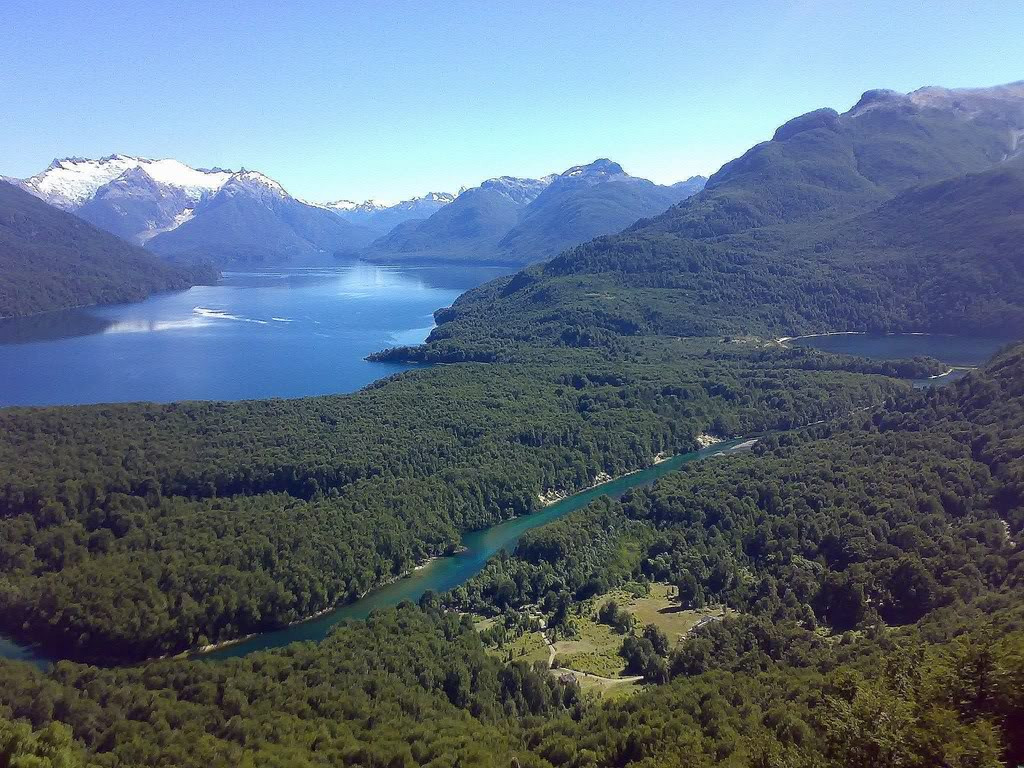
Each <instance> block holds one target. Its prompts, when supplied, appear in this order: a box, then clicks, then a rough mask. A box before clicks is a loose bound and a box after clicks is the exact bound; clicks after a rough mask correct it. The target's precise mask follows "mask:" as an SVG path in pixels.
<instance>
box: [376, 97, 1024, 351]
mask: <svg viewBox="0 0 1024 768" xmlns="http://www.w3.org/2000/svg"><path fill="white" fill-rule="evenodd" d="M1022 242H1024V81H1022V82H1018V83H1012V84H1009V85H1003V86H997V87H993V88H975V89H945V88H923V89H920V90H918V91H914V92H913V93H910V94H900V93H895V92H892V91H868V92H867V93H865V94H864V96H863V97H862V98H861V99H860V101H859V102H858V103H857V104H856V105H855V106H854V107H853V108H852V109H850V110H849V111H848V112H845V113H843V114H839V113H838V112H836V111H835V110H832V109H821V110H817V111H814V112H811V113H808V114H806V115H802V116H800V117H797V118H794V119H793V120H790V121H789V122H787V123H785V124H784V125H782V126H781V127H780V128H779V129H778V130H777V131H776V132H775V134H774V136H773V137H772V138H771V140H769V141H765V142H762V143H760V144H757V145H756V146H754V147H752V148H751V149H749V150H748V151H747V152H745V153H744V154H743V155H742V156H740V157H739V158H737V159H735V160H733V161H732V162H730V163H727V164H726V165H725V166H723V167H722V169H721V170H720V171H718V172H717V173H716V174H714V175H713V176H712V177H711V178H710V179H709V180H708V182H707V184H706V186H705V188H704V189H703V191H701V192H699V193H697V194H695V195H693V196H692V197H690V198H689V199H687V200H685V201H684V202H682V203H679V204H678V205H675V206H673V207H671V208H669V209H668V210H667V211H666V212H664V213H662V214H661V215H659V216H656V217H654V218H651V219H647V220H643V221H638V222H637V223H636V224H634V225H632V226H630V227H629V228H627V229H625V230H623V231H622V232H619V233H617V234H613V235H609V236H606V237H599V238H596V239H594V240H592V241H590V242H588V243H586V244H584V245H581V246H579V247H577V248H573V249H569V250H566V251H563V252H562V253H561V254H560V255H558V256H557V257H556V258H554V259H552V260H551V261H549V262H547V263H545V264H539V265H534V266H532V267H529V268H528V269H525V270H523V271H521V272H519V273H518V274H516V275H512V276H509V277H506V278H499V279H498V280H496V281H492V282H491V283H488V284H486V285H483V286H481V287H479V288H477V289H474V290H472V291H469V292H468V293H466V294H464V295H463V296H461V297H460V298H459V299H458V300H457V301H456V302H455V304H454V305H453V306H452V307H450V308H447V309H444V310H439V311H438V312H437V314H436V317H437V320H438V322H439V328H438V329H437V331H435V333H434V334H433V335H432V337H431V340H430V343H429V344H428V346H427V347H425V348H420V349H417V350H399V351H396V352H394V353H392V354H388V355H382V356H381V357H382V358H384V357H387V358H400V359H406V358H408V359H417V360H446V359H451V360H467V359H478V360H493V359H496V358H497V357H498V356H499V355H501V354H506V353H507V350H508V349H509V348H510V347H511V345H512V343H513V340H516V339H524V338H529V339H534V340H536V339H540V338H549V339H551V340H553V341H554V342H555V343H557V344H567V345H570V346H589V345H600V344H603V343H611V340H613V339H615V338H616V337H617V336H622V335H625V336H635V335H643V334H652V335H665V336H672V337H685V336H720V335H736V336H740V337H743V338H749V337H750V336H751V335H763V336H767V337H771V336H772V335H775V334H777V335H780V336H781V335H790V334H800V333H817V332H823V331H843V330H850V331H886V332H888V331H904V332H907V331H929V332H937V333H978V334H990V335H993V336H999V337H1003V336H1007V335H1019V334H1022V333H1024V250H1022V248H1021V243H1022Z"/></svg>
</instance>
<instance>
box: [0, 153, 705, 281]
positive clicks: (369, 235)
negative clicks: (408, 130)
mask: <svg viewBox="0 0 1024 768" xmlns="http://www.w3.org/2000/svg"><path fill="white" fill-rule="evenodd" d="M7 180H8V181H10V182H11V183H13V184H16V185H18V186H20V187H22V188H23V189H25V190H27V191H29V192H31V193H32V194H34V195H36V196H37V197H39V198H41V199H43V200H45V201H46V202H48V203H50V204H51V205H53V206H55V207H57V208H61V209H62V210H65V211H69V212H72V213H75V214H76V215H78V216H80V217H81V218H83V219H85V220H86V221H88V222H90V223H92V224H95V225H96V226H97V227H100V228H101V229H105V230H107V231H108V232H112V233H114V234H116V235H118V236H119V237H122V238H124V239H125V240H128V241H129V242H131V243H134V244H136V245H144V246H145V247H146V248H147V249H149V250H151V251H153V252H154V253H158V254H160V255H162V256H165V257H167V258H169V259H172V260H177V261H199V260H209V261H211V262H213V263H216V264H218V265H220V266H249V267H253V266H265V265H280V264H293V265H298V264H302V265H310V264H330V263H335V262H336V260H337V259H338V258H351V257H356V256H359V257H364V258H369V259H374V260H378V261H406V260H430V261H468V262H474V263H507V264H525V263H529V262H532V261H538V260H542V259H545V258H548V257H550V256H552V255H554V254H555V253H557V252H558V251H560V250H561V249H562V248H564V247H567V246H570V245H576V244H578V243H581V242H584V241H586V240H588V239H590V238H591V237H594V236H596V235H600V234H606V233H609V232H614V231H617V230H619V229H622V228H623V227H625V226H627V225H629V224H631V223H632V222H633V221H635V220H636V219H638V218H640V217H643V216H650V215H653V214H656V213H660V212H661V211H663V210H665V209H666V208H667V207H668V206H669V205H672V204H673V203H676V202H678V201H679V200H681V199H684V198H685V197H687V196H688V195H689V194H692V193H693V192H694V191H696V190H698V189H700V187H701V186H702V185H703V182H704V181H705V180H704V179H703V177H694V178H693V179H689V180H687V181H685V182H680V183H679V184H675V185H672V186H659V185H656V184H654V183H652V182H650V181H647V180H646V179H639V178H635V177H632V176H629V175H628V174H626V173H625V172H623V170H622V168H621V167H620V166H619V165H618V164H616V163H612V162H611V161H608V160H598V161H596V162H594V163H591V164H590V165H585V166H576V167H574V168H570V169H569V170H568V171H566V172H564V173H562V174H552V175H550V176H546V177H544V178H543V179H517V178H513V177H510V176H501V177H498V178H495V179H489V180H487V181H485V182H483V183H482V184H480V185H479V186H477V187H473V188H472V189H465V190H462V191H461V192H460V193H459V194H458V195H453V194H449V193H446V192H431V193H429V194H426V195H423V196H422V197H414V198H412V199H410V200H403V201H401V202H398V203H384V202H381V201H377V200H367V201H365V202H362V203H356V202H353V201H349V200H336V201H334V202H330V203H323V204H320V203H311V202H309V201H306V200H300V199H298V198H295V197H293V196H291V195H290V194H288V193H287V192H286V191H285V189H284V188H283V187H282V186H281V185H280V184H279V183H278V182H276V181H274V180H273V179H271V178H269V177H267V176H265V175H263V174H261V173H258V172H256V171H251V170H245V169H242V170H240V171H230V170H225V169H223V168H212V169H204V168H192V167H190V166H188V165H185V164H184V163H181V162H179V161H177V160H173V159H163V160H151V159H148V158H144V157H135V156H132V155H110V156H108V157H103V158H100V159H98V160H93V159H88V158H80V157H68V158H63V159H57V160H54V161H53V162H52V163H51V164H50V166H49V167H48V168H46V170H44V171H42V172H40V173H38V174H36V175H34V176H31V177H29V178H27V179H7Z"/></svg>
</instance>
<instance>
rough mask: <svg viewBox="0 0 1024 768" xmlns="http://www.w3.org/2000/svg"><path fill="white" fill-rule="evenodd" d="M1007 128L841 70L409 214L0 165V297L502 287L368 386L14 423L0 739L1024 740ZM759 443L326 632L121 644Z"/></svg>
mask: <svg viewBox="0 0 1024 768" xmlns="http://www.w3.org/2000/svg"><path fill="white" fill-rule="evenodd" d="M1021 136H1024V83H1012V84H1008V85H1003V86H996V87H989V88H974V89H946V88H937V87H933V88H925V89H921V90H918V91H914V92H911V93H909V94H903V93H896V92H892V91H868V92H866V93H865V94H864V96H863V97H862V98H861V99H860V100H859V102H858V103H857V104H855V105H854V106H853V107H852V108H850V109H849V110H847V111H845V112H843V113H839V112H837V111H835V110H832V109H822V110H817V111H814V112H811V113H809V114H806V115H802V116H799V117H796V118H794V119H793V120H790V121H789V122H787V123H785V124H784V125H782V126H781V127H780V128H779V129H778V130H777V131H776V132H775V134H774V135H773V136H772V138H770V139H768V140H766V141H764V142H762V143H759V144H757V145H756V146H754V147H751V148H750V149H749V150H748V151H747V152H745V153H744V154H743V155H741V156H740V157H738V158H736V159H735V160H733V161H731V162H729V163H727V164H726V165H725V166H724V167H723V168H722V169H721V170H719V171H718V172H717V173H715V174H713V175H712V176H711V177H710V178H708V179H707V180H706V183H704V182H705V180H703V179H697V180H691V181H690V182H688V183H687V184H683V185H677V186H672V187H665V186H661V185H656V184H653V183H652V182H648V181H645V180H641V179H636V178H634V177H631V176H628V175H626V174H625V173H624V171H623V170H622V168H621V167H620V166H618V165H617V164H616V163H613V162H611V161H607V160H599V161H597V162H595V163H592V164H590V165H587V166H578V167H573V168H570V169H569V170H568V171H565V172H564V173H562V174H559V175H557V176H553V177H546V178H544V179H539V180H524V179H515V178H509V177H501V178H498V179H492V180H489V181H486V182H484V183H483V184H481V185H479V186H478V187H475V188H473V189H470V190H465V191H463V192H461V193H460V194H459V195H457V196H451V197H452V199H449V196H443V195H440V194H438V195H430V196H427V197H426V198H424V199H422V200H419V201H409V203H408V205H407V206H406V207H405V208H403V209H402V212H401V215H402V216H404V215H405V214H406V213H408V214H409V218H407V219H405V220H404V221H397V217H398V216H399V214H397V213H393V214H391V215H389V216H384V215H383V211H384V210H390V209H383V208H382V209H378V208H377V207H376V206H374V205H369V204H368V205H364V206H354V205H348V204H347V203H339V204H334V205H333V206H332V205H313V204H310V203H307V202H304V201H300V200H297V199H295V198H292V197H291V196H290V195H288V194H287V193H286V192H284V190H283V188H281V187H280V185H277V184H276V182H273V181H272V180H270V179H268V178H266V177H264V176H262V174H257V173H255V172H253V171H237V172H229V171H223V170H220V169H209V170H205V171H198V170H193V169H188V168H185V167H184V166H180V164H177V165H172V164H168V161H149V160H143V159H141V158H134V157H127V156H115V157H113V158H105V159H104V160H101V161H87V160H76V159H70V160H66V161H57V162H56V163H55V164H54V166H53V167H51V168H50V169H49V170H48V171H46V172H43V173H42V174H40V175H39V176H37V177H32V178H31V179H27V180H22V181H20V182H17V183H15V184H3V185H0V193H2V195H0V206H2V207H0V234H3V236H4V238H6V239H5V240H3V241H0V243H5V244H4V245H3V247H2V248H0V255H2V256H3V259H4V261H3V264H2V267H3V269H2V271H0V279H2V280H3V281H5V282H4V285H6V286H8V287H5V288H4V289H3V290H2V291H0V297H5V298H4V299H3V300H4V303H3V305H2V313H3V314H4V315H16V314H27V313H29V312H36V311H42V310H44V309H46V308H53V307H57V306H70V305H74V304H75V303H78V304H84V303H91V302H93V301H124V300H132V299H138V298H141V296H142V295H143V294H144V293H146V292H147V291H149V290H160V289H161V287H160V285H161V283H160V282H158V281H162V286H163V288H182V287H184V286H185V285H187V284H189V283H190V282H192V281H197V280H199V279H200V278H201V277H202V276H204V275H207V276H208V274H209V272H208V270H211V269H212V270H214V271H216V270H217V269H218V268H223V267H225V266H227V265H237V264H239V263H241V262H245V263H246V264H249V265H251V264H253V263H260V264H267V265H269V264H271V263H279V262H278V260H282V261H286V262H289V263H304V262H307V260H309V261H315V262H317V263H322V262H323V261H324V260H327V261H330V260H334V259H337V258H339V254H340V257H342V258H347V256H346V254H349V255H351V253H358V254H360V255H361V257H362V258H365V259H380V260H384V261H389V260H396V261H400V260H402V259H422V260H423V261H424V262H428V261H431V260H435V259H437V260H442V261H446V262H448V263H457V262H463V261H466V260H472V259H478V260H480V261H481V262H485V261H497V262H501V263H506V264H508V265H510V270H511V269H512V268H513V267H512V265H514V268H515V269H516V270H517V271H515V272H513V273H511V274H508V275H506V276H504V277H499V278H497V279H495V280H491V281H489V282H486V283H484V284H483V285H480V286H478V287H476V288H474V289H472V290H470V291H468V292H466V293H465V294H463V295H462V296H460V297H459V298H458V299H457V300H456V301H455V302H454V303H453V304H452V305H451V306H450V307H446V308H441V309H439V310H438V311H437V312H436V313H435V315H434V319H435V322H436V327H435V328H434V329H433V330H432V331H431V332H430V335H429V337H428V338H427V340H426V342H425V343H423V344H420V345H405V344H399V345H397V346H395V347H393V348H391V349H387V350H381V351H380V352H379V353H377V354H376V355H374V359H376V360H381V361H393V362H394V361H400V362H403V363H414V364H417V366H418V367H416V368H415V369H413V370H409V371H405V372H402V373H399V374H397V375H394V376H390V377H388V378H384V379H381V380H379V381H377V382H375V383H373V384H371V385H369V386H367V387H365V388H364V389H362V390H360V391H358V392H356V393H353V394H348V395H341V394H338V395H328V396H322V397H311V398H297V399H268V400H242V401H238V402H221V401H194V402H174V403H168V404H154V403H127V404H116V405H102V404H101V405H91V406H81V407H45V408H39V407H36V408H7V409H2V410H0V530H2V534H0V629H2V630H3V632H4V633H5V634H6V635H8V636H9V637H11V638H14V639H15V640H17V641H18V642H20V643H25V644H36V645H37V647H38V648H39V649H41V650H43V651H45V653H46V654H48V655H51V656H53V657H55V658H60V659H62V660H61V661H59V662H58V663H56V664H54V665H52V666H48V667H46V668H44V669H40V668H38V667H36V666H33V665H30V664H26V663H23V662H17V661H10V660H4V661H2V662H0V750H2V749H3V748H5V747H4V746H3V745H5V744H31V745H34V746H33V749H35V750H36V751H37V752H40V753H43V754H48V755H50V756H53V755H59V756H60V757H59V759H60V760H63V761H64V762H62V763H54V762H52V760H51V764H61V765H76V764H87V765H105V766H127V765H182V766H191V765H194V766H200V765H202V766H209V765H254V766H255V765H270V766H278V765H279V766H292V765H295V766H328V765H367V766H413V765H432V766H441V765H464V766H469V765H473V766H508V765H518V766H520V767H521V768H525V767H526V766H533V767H535V768H548V767H549V766H579V767H580V768H582V767H583V766H597V765H615V766H627V765H628V766H638V767H640V766H645V767H647V766H660V765H675V764H678V765H687V766H695V767H697V768H705V767H707V768H710V766H736V767H737V768H738V767H739V766H780V767H781V766H787V767H793V768H817V767H818V766H850V767H851V768H852V766H862V765H879V766H883V765H886V766H888V765H892V766H914V767H917V766H920V767H921V768H924V766H933V765H945V766H951V767H952V766H956V767H957V768H968V767H979V768H980V767H982V766H984V767H985V768H997V767H998V766H1001V765H1015V764H1018V763H1020V762H1022V761H1024V699H1022V696H1021V691H1022V690H1024V600H1022V592H1021V590H1022V588H1024V582H1022V573H1024V569H1022V566H1024V552H1022V549H1021V541H1022V540H1021V536H1022V534H1024V346H1022V345H1021V343H1020V339H1021V337H1022V336H1024V251H1022V246H1021V243H1024V159H1022V147H1021V146H1020V138H1021ZM122 166H123V167H122ZM119 169H120V170H119ZM115 172H117V173H116V175H112V174H114V173H115ZM83 174H86V175H85V176H83ZM108 176H109V178H108ZM86 177H88V180H87V181H83V179H86ZM47 195H49V196H50V201H49V202H44V200H46V199H47ZM40 197H42V198H43V199H42V200H41V199H39V198H40ZM460 201H461V202H460ZM129 202H130V204H129ZM403 205H405V204H403ZM104 206H107V207H104ZM190 206H191V207H190ZM115 210H116V211H124V212H127V213H126V215H125V216H124V217H121V218H120V219H118V220H119V221H121V222H122V223H123V224H124V225H125V228H124V229H123V231H122V232H120V233H116V234H112V233H111V232H109V231H106V230H107V229H110V228H111V227H112V225H111V224H110V223H109V222H110V221H112V219H111V218H104V217H108V214H110V212H111V211H115ZM414 210H415V214H413V211H414ZM185 211H190V213H188V214H186V213H185ZM357 211H358V215H357V214H356V212H357ZM128 214H131V215H128ZM343 214H344V215H343ZM378 214H379V217H378V218H374V217H375V216H378ZM132 216H135V218H134V219H133V218H132ZM83 219H85V220H86V221H83ZM87 221H91V222H92V224H89V223H87ZM375 221H376V222H378V223H376V224H375V223H374V222H375ZM104 222H106V223H104ZM396 222H397V223H396ZM94 225H95V226H94ZM375 227H378V228H383V227H391V229H389V230H388V232H386V233H384V234H380V229H377V231H376V232H374V228H375ZM157 230H160V231H159V232H158V231H157ZM118 237H121V238H125V239H117V238H118ZM129 240H134V241H135V243H134V244H132V243H129V242H128V241H129ZM140 243H141V244H142V245H143V246H145V248H146V249H147V250H141V246H140V245H139V244H140ZM83 264H89V265H92V269H93V273H94V274H93V273H91V272H88V271H82V269H81V265H83ZM111 264H114V265H117V264H122V265H124V269H123V271H122V272H120V274H119V273H118V269H116V268H112V267H111ZM86 275H92V277H90V278H89V279H88V280H87V279H85V276H86ZM144 275H152V281H151V282H150V281H144V280H143V279H142V276H144ZM19 281H20V282H19ZM109 285H119V286H120V289H119V291H113V292H112V291H109V290H108V286H109ZM10 286H14V287H10ZM34 291H35V292H34ZM836 331H852V332H858V333H860V332H872V333H879V334H884V333H895V332H899V333H927V334H949V335H961V336H962V335H967V334H976V335H978V336H991V337H1000V338H1005V339H1011V340H1015V341H1011V342H1010V343H1008V344H1007V345H1006V346H1005V347H1004V348H1003V349H1002V350H1001V351H999V352H997V353H996V354H995V355H994V356H992V358H991V359H990V360H988V361H987V362H986V363H985V364H984V365H980V366H978V367H977V368H976V369H974V370H972V371H970V372H969V373H968V374H967V375H965V376H964V377H963V378H962V379H960V380H958V381H955V382H953V383H951V384H949V385H948V386H944V387H936V386H926V387H914V386H912V385H911V383H910V380H926V379H927V377H929V376H935V375H938V374H941V373H942V372H944V371H945V370H946V369H947V368H948V365H946V364H945V363H944V362H943V361H941V360H938V359H935V358H931V357H913V358H911V359H906V358H904V359H882V358H879V357H874V358H867V357H854V356H850V355H843V354H836V353H829V352H823V351H820V350H816V349H813V348H809V347H800V346H794V345H789V344H784V343H780V342H779V341H778V339H779V338H780V337H791V336H798V335H803V334H815V333H823V332H836ZM748 435H759V436H761V437H760V439H758V441H757V443H756V444H755V445H753V446H752V447H751V448H750V449H749V450H746V451H742V452H738V453H729V454H727V455H723V456H720V457H717V458H714V459H708V460H705V461H700V462H688V463H685V464H681V465H680V466H678V467H676V468H674V469H673V471H666V473H665V474H664V476H662V477H660V478H659V479H658V480H657V482H655V483H654V484H653V485H650V486H649V487H636V488H629V489H625V488H624V489H622V490H623V493H621V494H615V497H614V498H612V497H608V496H602V497H600V498H597V499H595V500H592V501H590V503H587V504H585V505H581V506H580V507H579V508H578V509H573V510H572V511H570V512H568V513H567V514H565V515H564V516H562V517H560V518H559V519H557V520H554V521H553V522H550V523H549V524H547V525H544V526H538V527H536V528H533V529H532V530H529V531H528V532H526V533H524V534H523V535H522V536H521V537H520V538H519V539H518V542H517V543H516V545H515V547H514V549H512V551H506V552H501V553H498V554H496V555H495V556H494V557H492V558H490V559H489V560H487V561H486V563H485V564H483V566H482V568H480V570H479V572H477V573H475V575H473V576H472V578H468V579H467V580H465V581H464V583H461V584H459V585H458V586H456V587H455V588H454V589H451V590H448V591H445V592H434V591H428V592H425V593H423V594H422V595H420V596H419V598H418V599H417V600H416V601H415V602H414V601H408V600H407V601H403V602H401V603H400V604H398V605H397V606H394V607H381V608H380V609H379V610H377V611H374V612H373V613H371V614H370V615H369V616H368V617H366V618H365V619H364V618H355V617H353V618H352V619H351V620H347V621H343V622H340V623H339V624H338V625H337V626H336V627H335V628H334V630H333V631H332V632H331V633H330V634H329V635H328V636H327V637H326V638H325V639H323V640H322V642H318V643H314V642H306V643H294V644H290V645H287V646H285V647H282V648H278V649H274V650H257V651H254V652H252V653H247V654H246V655H244V656H240V657H236V658H229V659H221V660H207V661H201V660H191V659H172V658H167V659H161V660H156V661H146V660H148V659H153V658H154V657H160V656H172V655H175V654H180V653H182V652H187V651H190V650H195V649H197V648H200V647H203V646H207V645H210V644H215V643H224V642H229V641H232V640H236V639H238V638H240V637H243V636H245V635H249V634H253V633H262V632H268V631H273V630H278V629H281V628H282V627H284V626H287V625H288V624H290V623H292V622H295V621H297V620H300V619H303V618H305V617H308V616H311V615H313V614H316V613H318V612H321V611H324V610H328V609H332V608H334V607H336V606H341V605H346V604H349V603H352V602H353V601H355V600H357V599H358V598H359V597H360V596H362V595H364V594H365V593H367V592H368V591H370V590H372V589H374V588H375V587H379V586H381V585H384V584H387V583H389V582H391V581H393V580H394V579H396V578H398V577H401V576H402V575H403V574H406V573H408V572H409V571H410V570H411V569H413V568H415V567H416V566H418V565H421V564H423V563H425V562H426V561H428V560H430V559H431V558H434V557H439V556H444V555H450V554H452V553H455V552H457V551H458V549H459V547H460V546H461V545H462V543H463V541H464V539H465V538H466V537H469V536H473V535H475V534H481V535H485V532H486V530H487V529H488V528H489V527H490V526H494V525H496V524H501V523H504V522H507V521H510V520H519V519H526V520H528V519H529V517H530V516H531V515H542V514H544V512H543V508H544V500H545V498H547V496H548V495H550V494H552V493H554V492H572V491H577V490H580V489H583V488H587V487H589V486H591V485H592V484H593V483H594V482H595V480H596V479H598V478H604V477H605V476H609V477H619V476H621V475H624V474H626V473H628V472H632V471H636V470H644V469H647V468H650V467H651V466H652V464H653V462H654V460H655V458H656V457H659V456H662V457H663V456H666V455H672V454H683V453H686V452H689V451H692V450H694V449H696V448H697V447H698V446H699V445H700V444H701V443H706V442H707V441H708V439H709V437H710V438H711V439H715V440H725V439H729V438H736V437H739V436H748ZM588 501H589V500H588ZM677 614H682V617H681V616H678V615H677ZM707 616H714V619H713V620H707V621H703V622H701V623H700V625H699V626H694V625H696V624H697V618H698V617H707ZM638 617H640V618H638ZM673 617H675V620H674V619H673ZM683 617H685V621H683V620H681V619H682V618H683ZM691 619H692V621H691ZM684 625H685V626H684ZM666 628H667V629H666ZM549 642H550V643H561V644H562V645H561V646H560V647H562V648H563V650H564V653H563V654H562V655H563V658H561V659H558V658H557V655H556V661H557V662H558V663H559V664H560V665H561V664H564V665H565V666H567V667H568V668H570V669H576V670H577V671H580V672H590V673H591V674H592V675H594V676H598V677H602V678H610V679H615V680H634V679H636V680H639V682H640V683H641V684H634V683H632V682H631V683H630V684H629V685H628V686H627V685H617V686H612V688H614V689H615V690H614V692H610V691H609V690H604V689H601V690H597V691H595V690H589V689H588V688H586V687H582V686H581V685H580V683H579V682H578V681H577V680H576V679H569V678H573V676H572V675H570V676H569V678H567V677H565V676H564V675H563V674H561V673H560V672H559V671H558V670H555V671H554V672H553V671H552V669H551V668H550V661H551V659H550V657H549V656H550V654H549V651H548V650H547V648H548V646H547V643H549ZM534 656H536V658H535V657H534ZM574 665H575V666H574ZM623 694H625V695H623ZM47 750H49V752H47ZM0 754H3V753H2V752H0ZM46 759H51V758H50V757H47V758H46ZM55 759H56V758H55ZM13 764H14V763H12V765H13Z"/></svg>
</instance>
